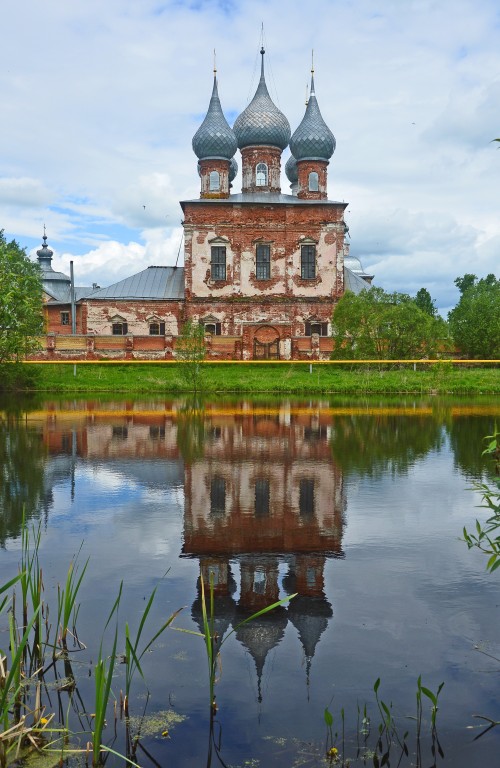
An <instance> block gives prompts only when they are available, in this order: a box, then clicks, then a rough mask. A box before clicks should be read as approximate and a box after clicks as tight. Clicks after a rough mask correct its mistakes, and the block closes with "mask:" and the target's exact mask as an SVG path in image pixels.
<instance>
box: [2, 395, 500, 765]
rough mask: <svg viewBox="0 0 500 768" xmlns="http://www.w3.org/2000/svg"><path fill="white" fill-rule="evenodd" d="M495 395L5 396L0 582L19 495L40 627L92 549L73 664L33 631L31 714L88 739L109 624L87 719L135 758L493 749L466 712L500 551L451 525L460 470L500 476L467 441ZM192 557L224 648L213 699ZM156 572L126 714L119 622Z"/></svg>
mask: <svg viewBox="0 0 500 768" xmlns="http://www.w3.org/2000/svg"><path fill="white" fill-rule="evenodd" d="M499 416H500V406H499V404H498V402H497V401H493V400H491V399H486V398H485V399H480V398H476V399H475V400H471V399H467V400H458V399H449V400H447V399H440V398H435V397H434V398H433V397H429V398H427V399H418V398H406V399H393V400H381V399H379V398H377V399H356V400H353V399H331V400H328V399H322V400H321V401H320V400H318V401H313V400H300V399H288V400H268V399H262V400H234V401H233V400H230V399H224V400H219V401H211V402H205V403H203V404H200V403H196V404H193V403H189V402H186V401H180V400H179V401H174V400H166V399H163V400H159V399H154V400H152V399H148V400H144V399H143V400H129V401H126V402H124V401H120V400H118V399H105V398H102V397H96V398H95V399H93V400H90V399H86V400H66V401H62V400H61V401H57V400H52V401H50V402H48V401H47V402H31V403H30V402H26V403H22V402H19V401H18V402H16V403H15V404H14V403H8V402H4V403H3V404H0V468H1V473H0V478H1V485H0V513H1V515H0V545H1V549H0V584H4V583H5V582H7V581H8V580H9V579H10V578H11V577H12V576H14V575H15V573H16V572H17V569H18V566H19V563H20V560H21V555H22V537H21V527H22V516H23V510H24V512H25V515H26V517H27V519H28V528H29V529H32V530H34V532H35V534H36V531H37V529H38V528H37V526H38V525H39V526H40V542H39V548H38V558H39V562H40V567H41V568H42V574H43V575H42V580H43V587H44V600H45V602H46V604H47V605H48V606H49V608H48V612H47V608H46V607H45V608H44V621H43V628H42V634H43V635H44V637H45V635H46V634H47V633H48V635H49V642H52V643H53V642H59V640H58V636H57V635H58V633H56V631H55V627H57V625H58V623H59V622H58V617H57V592H58V585H60V586H61V587H64V584H65V582H66V576H67V572H68V567H69V564H70V563H71V562H72V561H75V558H76V573H77V575H78V576H79V575H81V574H82V573H83V570H84V566H85V563H86V561H87V559H89V562H88V566H87V568H86V570H85V573H84V574H83V579H82V582H81V585H80V588H79V591H78V595H77V601H76V602H77V603H78V604H79V605H80V608H79V611H78V615H77V618H76V632H75V634H76V636H77V640H74V639H73V635H72V634H71V631H72V630H73V621H71V622H70V633H69V634H68V638H69V639H68V659H66V664H64V659H63V660H62V661H59V662H57V663H56V665H55V666H54V667H51V662H52V650H51V649H50V648H48V647H47V648H45V649H44V650H45V661H44V664H45V666H46V667H51V668H50V669H47V672H46V674H45V675H44V686H43V688H42V705H43V706H44V707H45V709H44V716H45V717H46V718H49V716H50V715H51V714H52V713H54V715H55V717H54V719H53V720H52V721H50V723H49V726H50V727H53V726H54V725H55V724H56V723H57V722H59V723H61V724H65V725H66V727H67V728H68V730H69V736H68V738H67V740H66V742H65V749H66V750H69V749H85V747H86V744H87V743H88V742H89V741H91V740H92V734H91V731H92V729H93V727H94V719H93V715H94V714H95V709H96V703H95V694H94V678H95V670H96V666H97V663H98V658H99V648H100V646H101V644H102V656H103V657H104V658H105V659H106V658H108V657H109V655H110V654H111V653H112V650H113V640H114V633H115V627H117V628H118V634H117V645H116V657H117V664H116V666H115V667H114V672H113V678H112V681H111V696H110V704H109V707H108V710H107V727H106V728H105V729H104V731H103V736H102V741H103V743H104V744H105V745H106V746H107V747H109V748H111V749H112V750H115V751H116V752H117V753H118V754H119V755H125V754H128V755H129V756H130V757H132V758H133V760H134V761H135V762H136V763H138V764H140V765H141V766H154V765H157V766H158V765H159V766H166V765H174V766H176V768H184V767H186V768H187V766H190V767H191V766H205V765H207V766H208V765H211V766H217V765H222V766H224V765H226V766H232V767H233V768H235V767H236V766H253V767H254V768H257V766H263V767H265V766H269V765H271V764H272V765H273V766H275V768H282V767H283V768H285V766H286V767H287V768H288V767H289V766H315V765H335V764H338V765H342V764H349V765H351V766H357V765H377V764H379V763H380V762H382V760H383V758H384V755H386V754H387V753H388V757H386V758H385V759H386V760H388V761H389V762H388V763H387V764H390V765H397V764H398V760H399V759H400V757H401V765H422V766H423V765H425V766H430V765H433V764H434V763H435V764H437V765H446V766H453V768H465V767H466V766H467V767H470V766H471V765H488V766H492V765H497V764H498V754H500V727H498V728H493V729H491V730H489V731H488V732H485V731H486V728H487V726H488V722H487V721H486V720H482V719H480V718H477V717H474V716H475V715H483V716H485V717H490V718H492V719H495V720H498V719H500V695H499V686H498V674H499V670H500V666H499V665H500V662H499V661H498V658H499V657H500V649H499V628H500V623H499V600H498V575H497V574H498V572H497V573H496V574H495V573H494V574H491V575H488V574H487V573H486V570H485V566H486V560H487V558H486V557H485V555H483V554H482V553H481V552H479V551H477V550H475V549H474V550H470V551H469V550H468V549H467V546H466V545H465V543H464V542H463V541H462V540H461V536H462V531H463V527H464V525H465V526H467V527H468V528H473V526H474V522H475V519H476V517H479V518H481V519H484V517H485V514H484V511H483V510H481V509H479V508H478V505H479V504H480V503H481V496H480V494H479V492H478V491H477V490H473V489H471V486H472V485H473V483H474V482H478V481H480V480H482V479H485V480H486V481H491V479H492V477H493V474H494V468H493V466H492V465H491V462H488V460H487V459H486V458H485V457H482V456H481V451H482V448H483V437H484V436H485V435H488V434H491V433H492V430H493V428H494V424H495V420H497V421H498V418H499ZM35 534H33V533H32V534H31V536H32V539H33V536H34V535H35ZM33 546H34V545H33V543H32V544H31V552H33V551H34V550H33ZM200 573H201V574H202V576H203V579H204V584H205V586H206V589H207V591H209V584H210V583H212V585H213V592H214V614H215V619H214V630H215V631H216V632H217V650H218V649H220V658H219V661H218V663H217V666H216V674H215V677H216V681H215V688H214V693H215V696H216V699H215V706H214V707H213V708H212V706H211V701H210V687H209V675H208V663H207V654H206V649H205V643H204V640H203V638H202V637H201V636H198V635H197V634H196V633H200V632H202V631H203V626H204V625H203V601H202V595H201V582H200ZM122 582H123V587H122V594H121V600H120V605H119V608H118V612H117V613H115V614H113V616H112V618H111V621H110V622H109V624H108V626H107V627H106V623H107V621H108V618H109V616H110V612H111V610H112V607H113V604H114V602H115V600H116V599H117V596H118V594H119V591H120V584H121V583H122ZM155 588H156V594H155V598H154V601H153V603H152V606H151V609H150V610H149V613H148V616H147V621H146V624H145V627H144V630H143V635H142V639H141V643H140V645H139V646H138V653H139V652H140V651H141V649H143V648H144V646H146V645H147V644H148V642H149V641H150V640H151V639H152V638H153V637H154V635H155V634H156V632H157V631H158V630H159V628H160V627H161V626H162V624H163V623H164V622H166V621H167V619H168V618H169V617H170V616H171V614H173V613H174V612H175V611H177V610H179V609H181V610H180V612H179V614H178V615H177V616H176V618H175V620H174V621H173V623H172V624H171V625H170V626H169V628H168V629H166V630H165V631H164V632H163V633H162V634H161V635H160V636H159V637H158V638H156V640H155V641H154V642H153V643H152V645H151V647H149V648H148V649H147V652H146V653H145V654H144V655H143V656H142V658H141V659H140V668H141V669H140V671H142V673H143V675H144V679H143V677H142V676H141V674H140V672H137V671H136V673H135V675H134V677H133V680H132V684H131V690H130V699H129V708H130V720H129V721H126V719H125V718H124V716H123V712H122V711H121V709H122V708H121V706H120V702H121V693H120V692H123V691H125V687H126V674H125V669H126V665H125V664H124V663H120V662H123V661H124V655H123V654H124V653H125V650H126V645H125V625H126V623H128V625H129V626H130V632H131V635H132V637H134V636H135V634H136V632H137V630H138V627H139V624H140V621H141V617H142V616H143V614H144V611H145V609H146V607H147V606H148V601H149V597H150V595H151V594H152V592H153V590H154V589H155ZM294 594H296V596H295V597H293V598H291V599H290V600H288V601H285V602H283V603H282V604H281V605H279V606H278V607H277V608H275V609H274V610H273V611H272V612H269V613H266V614H263V615H261V616H259V617H258V618H256V619H254V620H253V621H250V622H248V623H244V624H241V622H242V621H244V620H245V619H246V618H248V617H249V616H250V615H251V614H253V613H255V612H257V611H259V610H261V609H262V608H264V607H265V606H268V605H270V604H272V603H274V602H277V601H279V600H282V599H285V598H287V597H289V596H291V595H294ZM208 603H209V605H208V609H209V610H210V601H208ZM16 604H17V605H18V606H19V605H20V604H21V599H20V589H19V585H18V586H17V587H16ZM17 615H18V620H19V608H18V609H17ZM7 616H8V614H7V612H6V610H4V612H3V614H2V616H1V626H0V630H1V632H0V647H1V648H2V649H3V650H4V652H7V649H8V634H7V632H6V628H7V626H8V619H7ZM178 630H189V632H185V631H178ZM232 630H233V631H232ZM231 631H232V634H231ZM50 638H52V640H50ZM221 641H224V642H223V643H222V646H221ZM59 650H60V648H59ZM138 660H139V659H138ZM68 661H69V663H70V665H69V667H68V664H67V662H68ZM58 664H62V666H61V667H60V669H59V671H57V665H58ZM68 670H69V673H68ZM66 673H68V674H66ZM55 675H59V679H56V677H55ZM419 676H421V684H422V686H424V687H425V688H426V689H428V691H429V692H430V693H432V694H433V695H436V693H437V691H438V688H439V686H440V684H441V683H444V686H443V688H442V690H441V692H440V694H439V700H438V704H439V708H438V712H437V718H436V726H437V730H436V731H433V730H432V722H431V718H432V713H431V705H432V702H431V699H430V698H429V696H428V695H427V696H426V695H425V693H424V694H422V721H421V724H420V726H419V725H418V721H417V720H416V719H415V718H416V715H417V696H416V694H417V690H418V682H417V681H418V679H419ZM68 679H69V682H68ZM378 680H379V681H380V682H379V683H378V685H377V684H376V681H378ZM374 688H377V691H376V692H375V690H374ZM23 691H24V693H25V696H26V697H27V699H29V696H30V695H31V696H32V694H33V690H32V689H31V690H30V688H29V686H28V687H27V688H24V689H23ZM377 697H378V700H379V704H377ZM115 701H116V709H115V710H113V703H114V702H115ZM30 706H32V707H33V701H31V704H30ZM325 710H327V712H326V714H325ZM389 715H390V718H391V719H390V720H389V727H387V723H388V717H389ZM115 716H116V718H115ZM330 718H331V719H330ZM384 722H385V726H384ZM127 724H128V726H129V727H128V728H127V727H126V725H127ZM393 725H394V727H395V728H396V732H395V733H394V732H393ZM49 726H47V727H49ZM379 726H380V728H381V729H382V735H381V737H380V744H377V742H378V740H379ZM406 732H407V735H405V734H406ZM389 734H391V735H389ZM478 736H479V737H480V738H477V737H478ZM137 737H139V738H137ZM332 746H334V747H335V749H336V750H337V752H335V751H334V752H330V755H329V757H328V758H326V757H325V755H326V753H327V751H328V750H330V749H331V747H332ZM53 748H54V749H56V750H59V752H57V751H56V753H55V756H54V758H53V761H52V763H50V764H56V763H57V761H58V758H59V755H60V754H61V753H60V748H61V742H59V743H56V744H55V745H54V747H53ZM406 750H407V752H408V754H406ZM63 757H64V760H65V761H67V764H68V765H70V766H73V765H77V764H81V763H82V762H84V761H85V756H82V755H81V754H80V753H78V752H77V753H75V755H70V753H69V751H66V752H64V753H63ZM107 764H108V765H110V766H111V765H113V766H114V765H120V766H121V765H124V764H125V763H124V761H123V759H121V758H119V757H115V756H114V754H112V753H108V755H107ZM44 765H47V763H46V762H45V763H44Z"/></svg>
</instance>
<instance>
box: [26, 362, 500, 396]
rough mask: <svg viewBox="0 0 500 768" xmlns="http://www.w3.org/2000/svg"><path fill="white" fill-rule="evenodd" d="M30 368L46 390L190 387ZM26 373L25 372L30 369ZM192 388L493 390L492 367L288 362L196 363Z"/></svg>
mask: <svg viewBox="0 0 500 768" xmlns="http://www.w3.org/2000/svg"><path fill="white" fill-rule="evenodd" d="M25 367H27V368H29V369H36V370H35V371H33V373H34V381H33V384H32V386H30V387H29V389H31V390H32V391H33V390H34V391H39V392H51V393H82V394H83V393H96V392H113V393H115V392H127V393H139V392H148V393H151V394H160V393H164V392H168V393H175V394H180V393H182V392H190V391H192V390H193V387H192V384H190V383H189V379H188V378H187V377H186V376H184V375H183V370H182V367H181V366H179V365H172V364H169V365H151V364H148V363H141V364H134V365H126V364H124V365H121V364H113V365H109V364H106V363H103V364H91V365H76V366H74V365H72V364H71V363H69V364H67V365H61V364H54V365H50V364H49V365H41V366H36V365H30V364H26V366H25ZM30 373H31V372H30ZM197 388H198V391H200V392H203V393H213V394H216V393H259V392H267V393H276V394H287V393H316V394H335V393H339V394H370V393H373V394H391V393H393V394H397V393H400V394H429V393H430V394H457V395H459V394H498V393H500V371H499V368H498V366H491V367H481V368H479V367H476V366H474V367H472V366H471V367H465V366H453V365H452V364H451V363H448V362H443V363H437V364H435V365H432V366H431V365H425V366H424V365H422V366H417V370H414V369H413V366H412V365H406V366H396V365H395V366H392V367H389V366H388V367H385V368H383V369H379V368H378V367H377V366H366V365H365V366H352V365H349V366H347V365H346V366H338V365H335V366H330V365H315V364H314V363H313V364H312V368H311V369H310V367H309V365H297V364H294V363H290V364H289V365H288V364H286V365H285V364H278V365H276V364H274V365H273V364H272V363H269V364H268V365H261V364H256V365H252V364H248V365H234V364H230V363H228V364H224V363H221V364H218V365H203V364H202V365H201V366H200V374H199V381H198V382H197Z"/></svg>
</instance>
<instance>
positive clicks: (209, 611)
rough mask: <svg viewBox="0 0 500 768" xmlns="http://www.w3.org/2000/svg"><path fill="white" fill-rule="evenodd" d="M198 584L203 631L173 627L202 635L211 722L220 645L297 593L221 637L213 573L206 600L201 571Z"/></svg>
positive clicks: (215, 709) (190, 633)
mask: <svg viewBox="0 0 500 768" xmlns="http://www.w3.org/2000/svg"><path fill="white" fill-rule="evenodd" d="M200 585H201V612H202V621H203V632H196V631H195V630H191V629H182V628H180V627H174V629H176V630H177V631H179V632H186V633H187V634H189V635H196V636H197V637H202V638H203V640H204V643H205V652H206V656H207V662H208V681H209V696H210V721H211V722H212V721H213V718H214V716H215V714H216V712H217V706H216V703H215V683H216V678H217V665H218V660H219V657H220V652H221V649H222V646H223V645H224V643H225V642H226V641H227V640H228V639H229V638H230V637H231V635H232V634H233V633H234V632H236V631H237V630H238V629H239V628H240V627H242V626H243V625H244V624H248V623H249V622H250V621H254V619H257V618H258V617H259V616H263V615H264V614H266V613H269V612H270V611H272V610H274V609H275V608H278V607H279V606H280V605H283V604H284V603H287V602H288V601H289V600H292V599H293V598H294V597H295V596H296V595H297V593H296V592H295V593H294V594H293V595H288V596H287V597H284V598H283V599H282V600H278V601H277V602H275V603H272V605H268V606H266V607H265V608H262V609H261V610H260V611H257V612H256V613H253V614H252V615H251V616H248V618H246V619H243V621H240V622H239V623H238V624H236V626H234V627H233V628H232V630H231V631H230V632H228V634H227V635H226V636H225V637H224V638H222V639H221V638H220V637H219V635H218V634H217V632H215V618H216V617H215V601H214V579H213V574H210V586H209V593H208V600H207V595H206V591H205V582H204V579H203V575H202V574H201V573H200ZM207 602H208V605H207Z"/></svg>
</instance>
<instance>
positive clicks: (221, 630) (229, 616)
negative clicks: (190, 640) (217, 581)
mask: <svg viewBox="0 0 500 768" xmlns="http://www.w3.org/2000/svg"><path fill="white" fill-rule="evenodd" d="M235 610H236V603H235V602H234V600H233V598H232V597H231V595H214V614H215V619H214V631H215V632H216V633H217V635H218V636H219V644H220V642H221V641H222V639H223V637H224V635H225V634H226V632H227V630H228V629H229V627H230V626H231V624H232V623H233V618H234V612H235ZM191 618H192V619H193V621H194V622H195V623H196V625H197V627H198V629H199V630H200V632H201V633H202V634H204V633H205V628H204V626H203V612H202V604H201V595H198V597H197V598H196V600H195V601H194V603H193V605H192V606H191Z"/></svg>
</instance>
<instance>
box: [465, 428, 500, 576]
mask: <svg viewBox="0 0 500 768" xmlns="http://www.w3.org/2000/svg"><path fill="white" fill-rule="evenodd" d="M484 439H485V440H488V445H487V447H486V448H485V449H484V451H483V452H482V455H483V456H485V455H487V456H492V457H493V459H494V460H495V464H496V469H497V477H496V478H495V480H494V482H495V487H493V486H490V485H488V484H487V483H474V485H473V486H472V488H473V490H475V491H478V492H479V493H480V494H481V497H482V499H481V500H482V504H481V505H480V506H481V507H482V508H483V509H487V510H488V513H489V517H488V518H487V520H486V521H485V522H484V523H480V522H479V520H476V530H475V533H470V532H469V531H468V530H467V528H466V527H465V526H464V529H463V536H464V540H465V542H466V544H467V546H468V547H469V549H471V548H472V547H477V548H478V549H480V550H481V551H482V552H484V553H485V554H487V555H489V558H488V562H487V563H486V569H487V570H488V571H489V572H490V573H493V571H496V569H497V568H500V533H498V531H499V529H500V476H499V475H500V432H498V430H497V429H496V428H495V431H494V433H493V434H492V435H487V436H486V437H485V438H484Z"/></svg>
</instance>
